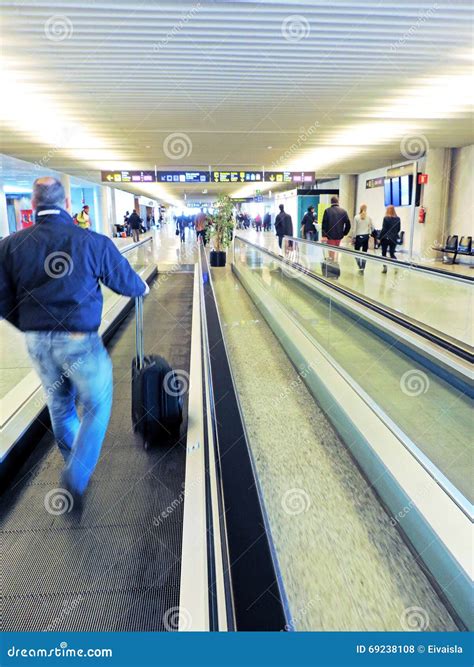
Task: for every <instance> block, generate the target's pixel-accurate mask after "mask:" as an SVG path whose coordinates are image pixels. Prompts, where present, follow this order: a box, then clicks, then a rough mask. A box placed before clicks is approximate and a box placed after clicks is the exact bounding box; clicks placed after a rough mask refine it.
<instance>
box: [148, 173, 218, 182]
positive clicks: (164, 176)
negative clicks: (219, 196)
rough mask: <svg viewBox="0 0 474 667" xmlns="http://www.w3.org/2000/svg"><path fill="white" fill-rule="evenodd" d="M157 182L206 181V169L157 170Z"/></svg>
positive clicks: (207, 176)
mask: <svg viewBox="0 0 474 667" xmlns="http://www.w3.org/2000/svg"><path fill="white" fill-rule="evenodd" d="M156 173H157V178H158V182H159V183H207V182H208V181H209V172H208V171H158V172H156Z"/></svg>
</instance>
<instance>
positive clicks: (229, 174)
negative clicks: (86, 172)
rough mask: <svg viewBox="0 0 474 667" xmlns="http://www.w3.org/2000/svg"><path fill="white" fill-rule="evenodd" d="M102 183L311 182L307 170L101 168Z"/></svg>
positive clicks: (310, 173)
mask: <svg viewBox="0 0 474 667" xmlns="http://www.w3.org/2000/svg"><path fill="white" fill-rule="evenodd" d="M101 173H102V181H103V182H105V183H155V182H157V181H158V182H159V183H209V182H212V183H264V182H268V183H314V180H315V174H314V172H311V171H220V170H219V171H213V170H211V171H156V172H155V171H122V170H119V169H117V170H114V171H103V172H101Z"/></svg>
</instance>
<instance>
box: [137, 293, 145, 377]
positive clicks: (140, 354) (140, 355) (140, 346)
mask: <svg viewBox="0 0 474 667" xmlns="http://www.w3.org/2000/svg"><path fill="white" fill-rule="evenodd" d="M135 342H136V346H137V368H143V359H144V357H145V345H144V341H143V296H137V297H136V298H135Z"/></svg>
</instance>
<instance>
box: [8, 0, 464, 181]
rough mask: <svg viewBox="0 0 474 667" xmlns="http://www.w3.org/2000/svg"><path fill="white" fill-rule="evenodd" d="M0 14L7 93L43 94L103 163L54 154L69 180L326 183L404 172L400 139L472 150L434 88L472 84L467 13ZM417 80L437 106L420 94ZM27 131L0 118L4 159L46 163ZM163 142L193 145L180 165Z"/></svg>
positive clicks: (209, 8)
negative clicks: (188, 174)
mask: <svg viewBox="0 0 474 667" xmlns="http://www.w3.org/2000/svg"><path fill="white" fill-rule="evenodd" d="M2 14H3V26H2V33H3V40H2V41H3V53H4V57H5V59H6V61H7V63H8V66H9V67H11V68H12V72H14V73H15V74H16V78H17V85H23V84H24V85H30V84H33V85H35V86H39V89H40V90H41V91H42V92H43V93H45V94H46V95H49V96H51V97H52V98H53V99H54V102H55V104H56V105H57V108H59V109H60V113H59V115H58V123H59V124H61V123H63V122H64V118H66V119H67V121H66V122H67V123H72V124H73V125H74V127H76V126H78V127H79V128H85V129H87V130H88V131H90V132H92V133H93V134H94V136H98V137H100V141H101V148H106V149H107V151H108V153H107V155H105V154H104V153H103V152H102V153H101V152H100V151H95V150H94V145H88V146H87V147H86V148H87V149H85V150H83V151H82V153H81V151H80V150H78V149H80V148H81V145H76V144H74V143H71V142H69V143H68V145H67V149H65V150H59V149H57V147H56V148H55V150H54V151H52V152H53V155H52V156H51V157H50V158H48V167H51V168H55V169H59V170H64V171H68V172H69V173H74V174H77V175H80V176H87V177H89V178H95V179H97V178H98V171H97V169H100V168H103V169H107V168H115V167H121V168H133V167H135V168H152V167H153V166H154V165H155V164H157V165H158V167H159V168H175V169H185V168H207V166H208V165H213V166H215V167H218V166H222V168H225V167H232V168H248V169H250V168H261V167H262V166H265V167H266V168H267V169H269V168H271V166H272V164H278V166H279V167H280V168H283V167H298V168H303V167H304V168H306V169H308V170H311V169H315V170H316V172H317V173H318V174H319V175H321V176H323V175H330V174H338V173H344V172H345V173H356V172H361V171H364V170H366V169H368V168H372V167H377V166H381V165H384V164H387V162H389V161H390V160H397V159H398V160H400V159H401V158H402V156H401V154H400V141H401V139H402V137H403V136H404V135H406V134H407V131H408V132H409V133H411V134H413V135H418V136H419V135H421V136H422V137H423V138H424V140H425V139H426V141H427V144H428V145H429V146H459V145H465V144H468V143H471V142H472V116H471V115H470V112H471V109H470V107H469V104H468V102H469V100H468V99H467V98H468V95H467V92H468V91H467V90H466V99H465V101H464V102H463V103H462V104H461V103H454V102H453V96H452V95H451V96H450V94H449V90H450V89H449V88H446V95H443V89H444V88H443V86H444V84H443V79H441V80H440V81H438V82H436V81H435V79H434V77H441V76H444V77H450V76H468V75H469V73H470V71H471V67H472V59H471V60H470V59H469V49H470V48H472V23H471V20H472V5H471V3H470V2H467V1H466V2H464V1H453V0H451V1H450V2H446V1H444V2H441V1H440V2H423V1H422V2H413V1H412V0H400V1H398V2H390V1H387V2H386V1H382V0H379V1H372V0H361V1H353V2H346V1H341V2H332V3H330V2H326V1H325V2H323V1H321V0H313V1H307V2H298V3H295V2H267V1H262V2H222V1H221V2H209V1H206V0H199V1H198V0H197V1H196V2H178V1H177V2H155V1H151V0H145V1H143V0H142V1H141V2H140V1H138V2H136V1H131V0H114V1H113V2H112V1H104V0H99V1H91V0H87V1H83V0H82V1H81V2H78V1H76V0H72V1H71V2H47V1H46V0H35V1H34V2H29V1H28V0H22V1H20V2H9V1H8V0H3V3H2ZM423 79H425V80H428V82H433V81H435V84H436V85H435V93H436V90H439V91H440V94H439V95H436V94H435V95H434V96H433V91H432V90H431V97H429V96H428V94H427V95H426V99H423V94H420V95H418V96H417V92H416V91H417V90H419V89H421V88H422V83H420V82H422V80H423ZM430 85H431V83H430ZM446 85H448V83H447V84H446ZM410 91H414V94H415V96H414V97H413V92H410ZM3 92H5V91H3ZM444 98H448V99H444ZM397 100H399V101H400V104H399V105H398V106H399V107H400V106H402V107H403V113H402V114H401V115H400V108H398V112H397V113H395V114H394V112H393V106H394V105H395V106H396V105H397ZM438 102H439V105H438ZM438 106H439V108H438ZM387 121H388V122H390V121H393V122H392V123H391V125H389V126H387V128H386V129H385V125H383V124H384V123H387ZM31 122H32V124H33V127H32V131H31V132H29V131H25V127H22V128H20V130H21V131H19V128H18V127H15V123H12V120H11V118H10V119H9V120H8V122H7V123H6V124H5V125H4V131H3V150H4V152H5V153H8V154H11V155H16V156H18V157H21V158H23V159H27V160H32V161H35V160H41V159H42V158H43V157H44V155H45V151H47V148H48V146H47V142H46V145H45V142H44V141H42V140H41V138H40V133H35V131H34V130H35V127H34V122H35V121H34V113H33V114H32V121H31ZM394 123H395V125H394ZM312 127H313V128H315V130H316V131H312V132H310V133H309V132H308V128H312ZM371 128H373V133H372V131H371ZM175 132H180V133H185V134H186V135H187V137H189V140H190V141H189V145H188V146H187V147H186V149H187V150H186V155H185V156H184V157H183V158H181V159H170V157H169V156H168V155H166V152H165V150H164V142H165V140H166V137H168V136H169V135H170V133H175ZM341 133H342V134H341ZM73 134H74V133H73ZM76 136H80V133H79V135H77V134H76ZM302 136H303V139H302V138H301V137H302ZM365 144H367V147H365ZM361 145H363V148H361ZM269 146H270V147H271V148H269ZM295 146H296V147H295ZM332 146H336V147H337V148H336V149H334V150H333V151H332V153H331V147H332ZM353 146H355V147H357V149H356V150H352V147H353ZM97 148H98V147H97ZM318 148H320V149H329V153H328V152H327V150H326V151H325V152H324V153H322V154H321V153H320V152H319V153H318V151H317V150H316V152H314V151H315V149H318ZM71 149H75V150H73V151H71ZM312 151H313V152H312ZM211 189H212V186H211ZM220 189H221V188H220ZM232 189H235V187H234V186H230V187H229V188H228V190H232ZM188 190H193V188H192V187H190V188H188Z"/></svg>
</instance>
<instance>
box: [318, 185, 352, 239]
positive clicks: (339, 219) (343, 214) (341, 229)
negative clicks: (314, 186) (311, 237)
mask: <svg viewBox="0 0 474 667" xmlns="http://www.w3.org/2000/svg"><path fill="white" fill-rule="evenodd" d="M350 229H351V222H350V220H349V216H348V215H347V211H345V210H344V209H343V208H341V207H340V206H339V199H338V197H336V195H333V196H332V197H331V206H330V207H329V208H327V209H326V210H325V211H324V215H323V223H322V237H323V238H322V240H323V242H324V243H327V244H328V245H334V246H339V245H340V243H341V239H343V238H344V236H347V234H349V232H350Z"/></svg>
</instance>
